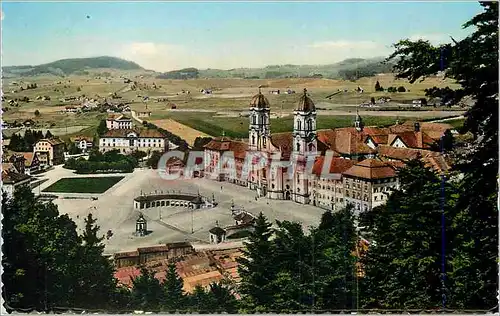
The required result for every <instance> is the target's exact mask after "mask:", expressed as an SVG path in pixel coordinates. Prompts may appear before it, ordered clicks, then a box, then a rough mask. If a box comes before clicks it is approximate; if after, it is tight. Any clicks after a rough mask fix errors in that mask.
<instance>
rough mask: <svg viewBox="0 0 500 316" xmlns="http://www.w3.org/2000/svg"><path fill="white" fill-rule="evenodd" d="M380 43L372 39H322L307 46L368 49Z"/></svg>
mask: <svg viewBox="0 0 500 316" xmlns="http://www.w3.org/2000/svg"><path fill="white" fill-rule="evenodd" d="M379 46H380V45H379V44H378V43H376V42H373V41H346V40H339V41H324V42H316V43H313V44H311V45H309V47H311V48H326V49H328V48H335V49H370V48H377V47H379Z"/></svg>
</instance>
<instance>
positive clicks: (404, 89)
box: [398, 86, 406, 92]
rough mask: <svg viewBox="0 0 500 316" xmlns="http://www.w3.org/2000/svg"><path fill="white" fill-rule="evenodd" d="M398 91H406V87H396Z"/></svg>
mask: <svg viewBox="0 0 500 316" xmlns="http://www.w3.org/2000/svg"><path fill="white" fill-rule="evenodd" d="M398 92H406V88H405V87H403V86H399V87H398Z"/></svg>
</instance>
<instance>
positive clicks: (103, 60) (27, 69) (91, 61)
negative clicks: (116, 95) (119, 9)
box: [2, 56, 144, 77]
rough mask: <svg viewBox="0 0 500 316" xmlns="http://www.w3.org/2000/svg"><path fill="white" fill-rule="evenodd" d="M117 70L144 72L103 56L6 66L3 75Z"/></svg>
mask: <svg viewBox="0 0 500 316" xmlns="http://www.w3.org/2000/svg"><path fill="white" fill-rule="evenodd" d="M103 68H105V69H116V70H144V68H142V67H141V66H139V65H138V64H136V63H134V62H131V61H128V60H124V59H121V58H116V57H109V56H101V57H90V58H69V59H61V60H57V61H54V62H51V63H48V64H42V65H37V66H6V67H2V71H3V75H4V76H8V77H12V76H14V77H15V76H36V75H42V74H53V75H56V76H65V75H70V74H79V73H81V74H85V72H86V71H88V70H91V69H103Z"/></svg>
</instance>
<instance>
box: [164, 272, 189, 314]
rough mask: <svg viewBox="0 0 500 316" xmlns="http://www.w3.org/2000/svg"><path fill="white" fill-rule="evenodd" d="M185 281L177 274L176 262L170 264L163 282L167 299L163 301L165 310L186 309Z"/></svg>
mask: <svg viewBox="0 0 500 316" xmlns="http://www.w3.org/2000/svg"><path fill="white" fill-rule="evenodd" d="M183 286H184V282H183V281H182V278H181V277H180V276H179V275H178V274H177V269H176V267H175V263H171V264H169V266H168V270H167V275H166V277H165V281H164V282H163V291H164V293H165V296H164V297H165V299H164V302H163V310H165V311H182V310H186V307H187V305H186V297H185V295H184V291H183Z"/></svg>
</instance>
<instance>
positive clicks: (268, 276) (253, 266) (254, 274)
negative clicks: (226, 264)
mask: <svg viewBox="0 0 500 316" xmlns="http://www.w3.org/2000/svg"><path fill="white" fill-rule="evenodd" d="M271 235H272V231H271V224H270V223H269V222H268V221H267V218H266V217H265V216H264V214H262V212H261V213H260V214H259V216H258V217H257V219H256V222H255V230H254V231H253V232H251V233H250V236H249V237H248V242H245V245H246V249H245V250H243V256H242V257H240V258H238V259H237V262H238V263H239V265H238V272H239V275H240V276H241V284H240V287H239V292H240V293H241V295H242V296H243V304H244V305H245V307H246V308H248V309H250V310H256V309H258V308H267V307H269V306H270V304H271V303H272V297H273V286H272V281H273V280H274V279H275V270H274V263H275V262H274V261H273V253H274V250H273V247H272V242H271V241H270V239H269V238H270V237H271Z"/></svg>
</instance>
